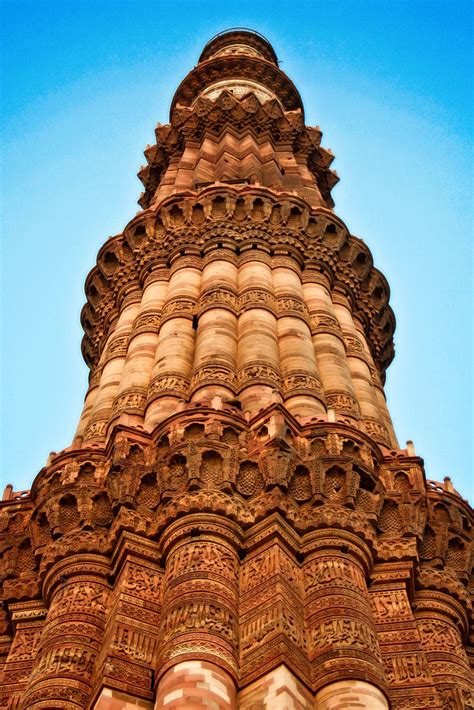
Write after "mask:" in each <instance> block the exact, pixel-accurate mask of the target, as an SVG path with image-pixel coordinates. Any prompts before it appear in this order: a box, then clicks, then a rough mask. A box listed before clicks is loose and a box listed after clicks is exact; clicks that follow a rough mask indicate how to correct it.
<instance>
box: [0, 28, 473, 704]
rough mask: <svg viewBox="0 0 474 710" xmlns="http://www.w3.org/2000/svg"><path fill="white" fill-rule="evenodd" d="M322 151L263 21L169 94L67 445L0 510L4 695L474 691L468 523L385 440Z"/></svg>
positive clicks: (279, 696)
mask: <svg viewBox="0 0 474 710" xmlns="http://www.w3.org/2000/svg"><path fill="white" fill-rule="evenodd" d="M320 141H321V131H320V129H319V128H310V127H308V126H305V123H304V112H303V106H302V103H301V98H300V96H299V94H298V91H297V90H296V88H295V87H294V85H293V84H292V82H291V81H290V80H289V79H288V77H287V76H286V75H285V74H284V73H283V72H282V71H281V70H280V69H279V68H278V62H277V58H276V55H275V52H274V50H273V48H272V47H271V45H270V44H269V43H268V41H267V40H266V39H265V38H263V37H262V36H260V35H259V34H257V33H255V32H251V31H249V30H241V29H236V30H230V31H227V32H224V33H222V34H220V35H217V36H216V37H214V38H213V39H212V40H211V41H210V42H209V43H208V44H207V45H206V46H205V48H204V50H203V52H202V54H201V56H200V59H199V63H198V65H197V66H196V67H195V68H194V69H193V70H192V71H191V72H190V73H189V74H188V76H187V77H186V78H185V79H184V80H183V81H182V83H181V84H180V86H179V87H178V90H177V91H176V94H175V96H174V99H173V102H172V106H171V119H170V124H169V125H158V127H157V128H156V144H155V145H152V146H148V147H147V148H146V151H145V155H146V159H147V165H146V167H144V168H142V169H141V170H140V173H139V176H140V179H141V180H142V182H143V184H144V187H145V191H144V193H143V194H142V196H141V198H140V205H141V207H142V208H143V210H142V211H141V212H140V213H139V214H138V215H137V216H136V217H134V219H132V221H131V222H130V223H129V224H128V225H127V226H126V227H125V229H124V231H123V234H120V235H118V236H115V237H112V238H110V239H108V240H107V242H106V243H105V244H104V246H103V247H102V249H101V250H100V252H99V255H98V258H97V266H96V267H94V269H93V270H92V271H91V273H90V275H89V276H88V278H87V281H86V294H87V304H86V306H85V308H84V310H83V313H82V324H83V326H84V330H85V336H84V341H83V353H84V357H85V359H86V362H87V364H88V365H89V367H90V370H91V374H90V382H89V390H88V392H87V396H86V400H85V406H84V410H83V413H82V416H81V418H80V421H79V426H78V429H77V433H76V436H75V438H74V441H73V443H72V445H71V446H70V447H69V448H67V449H64V450H63V451H61V452H60V453H58V454H52V455H51V457H50V459H49V460H48V462H47V465H46V466H45V467H44V468H43V469H42V470H41V471H40V473H39V474H38V476H37V477H36V479H35V480H34V482H33V485H32V488H31V491H20V492H14V491H13V489H12V486H7V489H6V491H5V495H4V500H3V503H2V504H1V506H2V507H1V511H0V530H1V531H2V537H1V545H2V547H1V548H0V549H1V552H2V559H1V563H0V571H1V579H2V581H3V599H4V603H3V607H2V628H1V632H0V633H1V634H2V636H1V639H0V640H1V649H2V654H3V655H2V662H3V675H2V676H1V678H2V683H1V687H2V691H1V692H2V696H1V702H0V707H2V708H9V709H13V708H15V709H16V708H25V709H26V708H28V709H30V708H35V709H36V708H68V709H69V708H70V709H71V710H73V709H74V710H77V709H78V708H96V709H100V710H125V709H129V708H149V709H150V710H151V709H152V708H156V709H157V710H158V709H159V710H162V709H163V710H174V709H175V708H184V709H187V710H199V709H202V710H204V709H206V710H231V709H232V710H234V709H236V708H239V709H240V710H264V709H268V710H284V709H288V710H290V709H291V710H293V709H294V710H310V709H312V710H336V709H339V710H342V709H343V708H366V709H369V708H370V710H382V708H389V707H390V708H393V710H402V709H403V710H405V709H406V710H418V709H420V710H421V709H422V708H423V709H426V708H430V709H438V710H441V709H445V710H448V709H449V710H461V708H472V707H474V702H473V696H472V694H471V689H472V684H471V678H472V676H471V672H470V667H469V653H471V656H470V657H471V659H472V658H473V656H474V654H473V653H472V648H470V647H469V622H470V621H471V615H472V604H471V602H470V601H469V571H470V565H471V548H470V539H471V537H472V525H473V513H472V510H471V509H470V508H469V506H468V504H467V503H466V501H464V500H463V499H462V498H461V497H460V496H459V494H458V493H457V492H456V491H455V489H454V488H453V486H452V484H451V481H450V480H449V479H445V481H444V483H434V482H431V481H427V480H426V478H425V473H424V469H423V462H422V460H421V459H420V458H419V457H418V456H417V455H416V454H415V451H414V449H413V446H412V445H411V444H410V443H408V445H407V448H406V449H400V448H399V445H398V443H397V440H396V437H395V434H394V431H393V427H392V423H391V420H390V414H389V412H388V409H387V406H386V403H385V397H384V390H383V382H384V375H385V370H386V368H387V367H388V365H389V364H390V362H391V360H392V358H393V353H394V351H393V332H394V328H395V320H394V316H393V313H392V311H391V309H390V307H389V305H388V297H389V288H388V284H387V281H386V280H385V278H384V277H383V275H382V274H381V273H380V272H379V271H377V269H376V268H374V266H373V261H372V256H371V254H370V251H369V249H368V248H367V246H366V245H365V244H364V242H363V241H361V240H360V239H358V238H356V237H353V236H351V234H350V232H349V231H348V229H347V227H346V226H345V224H344V222H342V221H341V219H339V217H336V215H335V214H334V212H333V201H332V199H331V188H332V187H333V185H334V184H335V183H336V182H337V177H336V175H335V173H334V172H332V171H331V169H330V165H331V162H332V160H333V156H332V154H331V153H330V152H329V151H328V150H325V149H324V148H322V147H321V144H320ZM471 642H472V636H471Z"/></svg>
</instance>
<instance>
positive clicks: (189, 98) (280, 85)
mask: <svg viewBox="0 0 474 710" xmlns="http://www.w3.org/2000/svg"><path fill="white" fill-rule="evenodd" d="M226 78H229V79H234V78H235V79H250V80H252V81H256V82H258V83H260V84H262V85H264V86H266V87H268V88H269V89H271V91H272V92H274V93H275V94H276V95H277V97H278V98H279V100H280V101H281V102H282V104H283V106H284V107H285V109H287V110H290V111H293V110H295V109H298V108H300V109H301V110H303V103H302V101H301V96H300V94H299V92H298V89H297V88H296V86H295V85H294V84H293V82H292V81H291V80H290V79H289V78H288V77H287V76H286V74H284V72H282V71H281V70H280V69H279V68H278V67H277V66H275V64H274V63H273V62H269V61H267V60H266V59H263V58H261V57H250V56H244V55H234V56H217V57H214V58H212V59H209V60H207V61H205V62H202V63H201V64H198V66H197V67H195V68H194V69H192V70H191V71H190V72H189V74H188V75H187V76H186V77H185V78H184V79H183V81H182V82H181V84H180V85H179V86H178V89H177V90H176V93H175V95H174V97H173V101H172V103H171V108H170V118H171V121H172V120H173V112H174V110H175V107H176V106H177V105H178V104H183V105H184V106H190V105H191V104H192V102H193V101H194V100H195V99H196V98H197V97H198V96H199V94H200V93H201V91H203V90H204V89H206V88H207V87H208V86H209V85H210V84H212V83H214V82H216V81H222V80H223V79H226Z"/></svg>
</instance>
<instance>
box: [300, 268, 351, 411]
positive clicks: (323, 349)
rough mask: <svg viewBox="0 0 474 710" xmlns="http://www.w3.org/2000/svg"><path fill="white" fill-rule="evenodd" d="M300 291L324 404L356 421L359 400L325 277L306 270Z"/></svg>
mask: <svg viewBox="0 0 474 710" xmlns="http://www.w3.org/2000/svg"><path fill="white" fill-rule="evenodd" d="M303 294H304V300H305V303H306V305H307V307H308V310H309V314H310V322H311V333H312V340H313V346H314V352H315V355H316V362H317V365H318V370H319V374H320V376H321V381H322V385H323V390H324V395H325V399H326V403H327V406H328V407H330V408H331V409H334V410H335V411H336V412H340V413H341V414H342V415H344V416H345V417H350V418H351V419H354V420H356V421H357V420H358V419H359V418H360V408H359V403H358V402H357V398H356V394H355V392H354V387H353V384H352V378H351V373H350V371H349V367H348V364H347V359H346V350H345V347H344V341H343V337H342V332H341V328H340V326H339V322H338V320H337V318H336V314H335V312H334V306H333V303H332V301H331V295H330V291H329V281H328V279H327V277H326V276H325V275H324V274H320V273H319V272H316V271H314V270H309V269H307V270H305V272H304V273H303Z"/></svg>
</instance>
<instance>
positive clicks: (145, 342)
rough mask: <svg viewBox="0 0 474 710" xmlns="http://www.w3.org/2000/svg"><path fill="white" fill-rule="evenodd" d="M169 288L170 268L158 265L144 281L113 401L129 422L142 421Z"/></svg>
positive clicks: (115, 413)
mask: <svg viewBox="0 0 474 710" xmlns="http://www.w3.org/2000/svg"><path fill="white" fill-rule="evenodd" d="M167 291H168V270H167V269H159V270H158V269H157V270H155V271H153V272H152V273H151V274H149V276H148V278H147V279H146V281H145V286H144V289H143V295H142V299H141V303H140V310H139V312H138V314H137V317H136V318H135V321H134V323H133V329H132V333H131V336H130V341H129V344H128V349H127V356H126V360H125V365H124V368H123V372H122V377H121V379H120V386H119V388H118V392H117V395H116V397H115V401H114V405H113V415H114V418H113V419H112V420H111V423H110V424H109V426H113V424H114V422H115V420H116V418H117V417H118V416H120V415H122V414H124V413H126V414H127V422H126V423H127V424H132V423H133V424H139V425H143V418H144V412H145V405H146V401H147V394H148V386H149V383H150V379H151V374H152V368H153V361H154V358H155V352H156V346H157V342H158V331H159V325H160V319H161V310H162V307H163V304H164V302H165V299H166V294H167Z"/></svg>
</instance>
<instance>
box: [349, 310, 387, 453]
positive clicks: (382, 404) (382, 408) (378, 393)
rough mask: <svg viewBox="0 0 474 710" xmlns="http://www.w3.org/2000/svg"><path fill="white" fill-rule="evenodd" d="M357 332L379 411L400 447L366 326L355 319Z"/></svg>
mask: <svg viewBox="0 0 474 710" xmlns="http://www.w3.org/2000/svg"><path fill="white" fill-rule="evenodd" d="M354 322H355V325H356V328H357V332H358V334H359V340H360V342H361V343H362V347H363V349H364V355H365V359H366V362H367V364H368V366H369V370H370V375H371V377H372V385H373V387H374V393H375V398H376V400H377V405H378V409H379V412H380V414H381V416H382V419H383V422H384V424H385V427H386V429H387V431H388V435H389V438H390V444H391V445H392V446H393V447H394V448H398V441H397V436H396V434H395V430H394V428H393V422H392V418H391V416H390V412H389V411H388V406H387V399H386V397H385V391H384V388H383V384H382V380H381V379H380V374H379V370H378V368H377V366H376V365H375V362H374V358H373V356H372V353H371V351H370V348H369V344H368V342H367V338H366V335H365V332H364V328H363V327H362V324H361V323H359V322H358V321H357V319H354Z"/></svg>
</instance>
